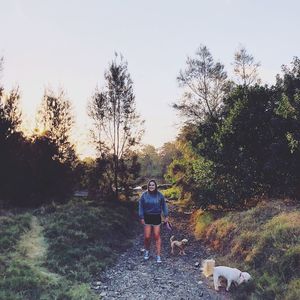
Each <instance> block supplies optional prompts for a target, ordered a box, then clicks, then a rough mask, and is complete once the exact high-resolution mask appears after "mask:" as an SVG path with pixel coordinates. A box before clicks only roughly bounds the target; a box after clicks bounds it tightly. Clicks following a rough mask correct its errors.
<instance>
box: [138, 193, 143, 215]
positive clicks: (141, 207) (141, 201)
mask: <svg viewBox="0 0 300 300" xmlns="http://www.w3.org/2000/svg"><path fill="white" fill-rule="evenodd" d="M143 202H144V194H143V195H142V196H141V198H140V200H139V217H140V219H144V207H143Z"/></svg>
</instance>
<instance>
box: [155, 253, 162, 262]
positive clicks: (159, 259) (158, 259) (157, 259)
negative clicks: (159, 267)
mask: <svg viewBox="0 0 300 300" xmlns="http://www.w3.org/2000/svg"><path fill="white" fill-rule="evenodd" d="M156 262H157V263H159V264H160V263H161V262H162V261H161V257H160V256H159V255H157V256H156Z"/></svg>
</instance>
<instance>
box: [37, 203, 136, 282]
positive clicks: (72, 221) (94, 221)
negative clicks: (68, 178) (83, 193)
mask: <svg viewBox="0 0 300 300" xmlns="http://www.w3.org/2000/svg"><path fill="white" fill-rule="evenodd" d="M111 205H112V207H109V206H108V204H107V203H106V204H105V205H103V204H100V205H99V204H98V205H95V203H88V202H71V203H69V204H67V205H65V206H61V207H58V208H57V210H56V211H55V213H53V214H51V215H49V216H46V217H45V219H44V221H43V225H44V227H45V237H46V239H47V241H48V243H49V248H48V254H47V260H46V266H47V268H49V269H50V270H51V271H52V272H56V273H58V274H61V275H63V276H65V277H67V278H68V279H72V280H74V279H76V280H80V281H88V280H91V277H92V275H95V274H96V273H97V272H99V270H102V269H103V268H105V267H106V266H107V265H109V264H111V263H112V262H113V261H114V259H115V257H116V255H117V253H119V252H120V251H122V250H123V249H125V248H127V247H128V245H129V242H128V237H129V236H130V235H131V234H132V233H133V230H132V229H133V227H132V225H133V224H132V221H131V219H132V217H131V211H130V210H129V209H128V208H126V206H122V205H121V204H120V203H119V204H118V206H117V204H111ZM109 232H113V234H109Z"/></svg>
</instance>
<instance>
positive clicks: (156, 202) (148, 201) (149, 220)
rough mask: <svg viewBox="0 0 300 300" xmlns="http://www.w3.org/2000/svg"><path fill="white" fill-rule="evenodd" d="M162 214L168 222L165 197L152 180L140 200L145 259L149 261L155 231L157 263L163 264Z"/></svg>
mask: <svg viewBox="0 0 300 300" xmlns="http://www.w3.org/2000/svg"><path fill="white" fill-rule="evenodd" d="M161 213H163V215H164V218H165V222H167V221H168V207H167V204H166V201H165V197H164V195H163V194H162V193H161V192H159V191H158V190H157V183H156V181H155V180H153V179H152V180H150V181H149V182H148V184H147V191H146V192H144V193H143V194H142V196H141V198H140V200H139V217H140V220H141V224H142V225H144V244H145V253H144V259H145V260H148V259H149V250H150V243H151V231H152V230H153V234H154V239H155V245H156V255H157V256H156V261H157V262H158V263H161V257H160V251H161V238H160V225H161Z"/></svg>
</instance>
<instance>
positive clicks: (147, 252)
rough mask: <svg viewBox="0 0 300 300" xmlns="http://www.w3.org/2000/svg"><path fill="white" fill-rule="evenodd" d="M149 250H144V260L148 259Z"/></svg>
mask: <svg viewBox="0 0 300 300" xmlns="http://www.w3.org/2000/svg"><path fill="white" fill-rule="evenodd" d="M149 257H150V256H149V251H148V250H145V253H144V260H148V259H149Z"/></svg>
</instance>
